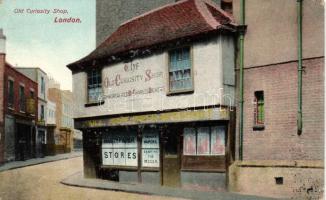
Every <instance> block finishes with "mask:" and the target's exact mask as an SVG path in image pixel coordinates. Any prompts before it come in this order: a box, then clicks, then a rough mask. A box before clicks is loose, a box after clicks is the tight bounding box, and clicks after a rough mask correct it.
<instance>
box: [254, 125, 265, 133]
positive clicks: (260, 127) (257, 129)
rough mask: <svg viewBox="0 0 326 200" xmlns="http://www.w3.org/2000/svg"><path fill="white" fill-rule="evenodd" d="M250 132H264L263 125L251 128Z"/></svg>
mask: <svg viewBox="0 0 326 200" xmlns="http://www.w3.org/2000/svg"><path fill="white" fill-rule="evenodd" d="M252 130H254V131H263V130H265V125H264V124H256V125H254V126H253V127H252Z"/></svg>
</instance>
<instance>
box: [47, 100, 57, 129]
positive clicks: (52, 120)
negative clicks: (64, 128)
mask: <svg viewBox="0 0 326 200" xmlns="http://www.w3.org/2000/svg"><path fill="white" fill-rule="evenodd" d="M47 106H48V112H47V115H48V116H47V123H48V124H56V104H55V102H52V101H48V105H47Z"/></svg>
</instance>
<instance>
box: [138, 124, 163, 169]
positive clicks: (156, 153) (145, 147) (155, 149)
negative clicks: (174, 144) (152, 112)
mask: <svg viewBox="0 0 326 200" xmlns="http://www.w3.org/2000/svg"><path fill="white" fill-rule="evenodd" d="M142 166H143V167H159V166H160V143H159V134H158V131H157V130H145V131H144V132H143V138H142Z"/></svg>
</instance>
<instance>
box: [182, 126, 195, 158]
mask: <svg viewBox="0 0 326 200" xmlns="http://www.w3.org/2000/svg"><path fill="white" fill-rule="evenodd" d="M183 154H184V155H196V130H195V129H194V128H185V129H184V130H183Z"/></svg>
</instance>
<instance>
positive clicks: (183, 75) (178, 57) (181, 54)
mask: <svg viewBox="0 0 326 200" xmlns="http://www.w3.org/2000/svg"><path fill="white" fill-rule="evenodd" d="M169 71H170V74H169V78H170V91H178V90H184V89H191V88H192V77H191V64H190V48H180V49H177V50H174V51H171V52H170V66H169ZM188 79H190V80H188ZM171 81H172V82H171Z"/></svg>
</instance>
